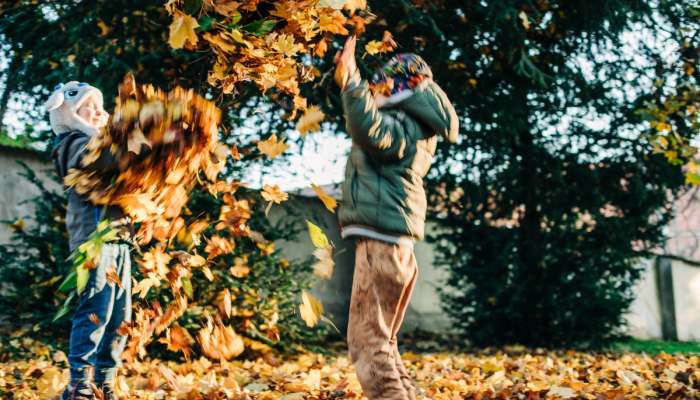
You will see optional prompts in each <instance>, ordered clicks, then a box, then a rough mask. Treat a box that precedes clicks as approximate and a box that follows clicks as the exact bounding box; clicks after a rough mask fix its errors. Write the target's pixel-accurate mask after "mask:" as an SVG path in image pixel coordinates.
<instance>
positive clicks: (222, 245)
mask: <svg viewBox="0 0 700 400" xmlns="http://www.w3.org/2000/svg"><path fill="white" fill-rule="evenodd" d="M207 243H208V244H207V247H205V248H204V252H205V253H209V255H208V256H207V259H210V260H211V259H212V258H214V257H218V256H220V255H224V254H229V253H231V252H233V248H234V246H235V243H234V242H230V241H228V240H227V239H225V238H222V237H219V235H214V236H212V237H211V238H210V239H209V240H207Z"/></svg>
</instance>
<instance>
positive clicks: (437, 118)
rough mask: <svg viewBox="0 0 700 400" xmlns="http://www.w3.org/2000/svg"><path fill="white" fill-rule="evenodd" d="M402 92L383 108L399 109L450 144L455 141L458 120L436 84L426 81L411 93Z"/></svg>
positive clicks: (390, 99) (457, 131)
mask: <svg viewBox="0 0 700 400" xmlns="http://www.w3.org/2000/svg"><path fill="white" fill-rule="evenodd" d="M404 92H406V91H404ZM404 92H401V93H398V94H397V95H396V98H394V96H391V97H390V98H389V101H387V103H386V104H385V105H384V107H383V108H389V107H396V108H399V109H401V110H403V111H404V112H406V113H407V114H409V115H410V116H411V117H413V118H415V119H417V120H420V121H421V122H423V123H424V124H426V125H428V126H429V127H430V128H432V129H433V130H434V131H435V133H436V134H438V135H440V136H442V137H443V138H444V139H446V140H447V141H449V142H450V143H455V142H456V141H457V135H459V118H458V117H457V113H456V112H455V109H454V107H453V106H452V103H450V100H449V99H448V98H447V95H446V94H445V92H444V91H443V90H442V89H441V88H440V86H438V84H437V83H435V82H433V80H432V79H426V80H424V81H423V82H421V83H420V84H418V86H416V87H415V88H414V89H413V92H412V93H411V92H407V93H406V94H403V93H404ZM402 94H403V95H402Z"/></svg>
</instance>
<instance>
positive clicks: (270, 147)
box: [258, 133, 289, 160]
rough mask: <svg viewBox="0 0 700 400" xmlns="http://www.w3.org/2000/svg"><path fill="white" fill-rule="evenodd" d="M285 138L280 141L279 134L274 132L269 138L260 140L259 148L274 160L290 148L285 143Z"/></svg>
mask: <svg viewBox="0 0 700 400" xmlns="http://www.w3.org/2000/svg"><path fill="white" fill-rule="evenodd" d="M285 139H286V138H282V140H280V141H279V143H278V142H277V135H276V134H274V133H273V134H272V136H270V138H269V139H267V140H263V141H259V142H258V150H260V152H261V153H263V154H265V155H266V156H268V157H270V159H271V160H274V159H275V157H277V156H278V155H280V154H282V153H284V151H285V150H287V149H288V148H289V146H287V145H286V144H284V140H285Z"/></svg>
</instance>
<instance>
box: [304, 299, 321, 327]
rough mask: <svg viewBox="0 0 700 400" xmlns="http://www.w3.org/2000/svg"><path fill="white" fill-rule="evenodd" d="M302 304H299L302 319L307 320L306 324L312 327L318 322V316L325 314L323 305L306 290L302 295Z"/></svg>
mask: <svg viewBox="0 0 700 400" xmlns="http://www.w3.org/2000/svg"><path fill="white" fill-rule="evenodd" d="M301 300H302V304H301V305H300V306H299V312H300V314H301V319H303V320H304V322H306V326H308V327H309V328H312V327H314V326H316V324H317V323H318V318H319V317H320V316H321V315H322V314H323V305H322V304H321V302H320V301H318V300H316V299H315V298H314V297H313V296H312V295H310V294H309V292H307V291H306V290H304V291H303V293H302V295H301Z"/></svg>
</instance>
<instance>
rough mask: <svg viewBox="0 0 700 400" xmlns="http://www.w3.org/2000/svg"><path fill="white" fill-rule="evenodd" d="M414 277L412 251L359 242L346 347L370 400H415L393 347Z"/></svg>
mask: <svg viewBox="0 0 700 400" xmlns="http://www.w3.org/2000/svg"><path fill="white" fill-rule="evenodd" d="M417 275H418V268H417V266H416V260H415V257H414V256H413V249H412V248H410V247H408V246H401V245H396V244H391V243H385V242H380V241H377V240H372V239H366V238H363V239H361V240H360V241H359V242H358V243H357V252H356V255H355V274H354V278H353V283H352V299H351V301H350V318H349V321H348V347H349V350H350V356H351V357H352V362H353V364H354V366H355V371H356V372H357V379H358V380H359V381H360V385H362V390H364V392H365V395H366V396H367V398H368V399H369V400H415V398H416V395H415V389H414V388H413V386H411V380H410V378H409V376H408V373H407V372H406V368H405V367H404V365H403V362H402V361H401V356H400V355H399V350H398V348H397V347H396V333H397V332H398V330H399V328H400V327H401V322H402V321H403V317H404V313H405V312H406V307H407V306H408V301H409V299H410V298H411V293H412V292H413V286H414V284H415V282H416V277H417Z"/></svg>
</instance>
